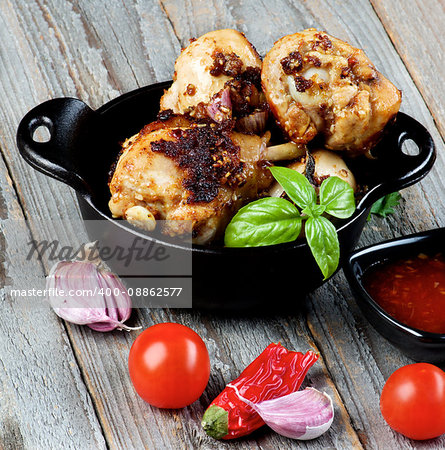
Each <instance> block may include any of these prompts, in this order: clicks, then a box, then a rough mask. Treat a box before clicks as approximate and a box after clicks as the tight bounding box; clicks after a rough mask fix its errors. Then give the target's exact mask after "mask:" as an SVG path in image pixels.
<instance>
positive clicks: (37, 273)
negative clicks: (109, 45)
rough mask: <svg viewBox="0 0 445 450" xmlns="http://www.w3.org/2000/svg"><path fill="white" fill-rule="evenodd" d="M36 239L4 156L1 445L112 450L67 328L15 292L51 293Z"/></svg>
mask: <svg viewBox="0 0 445 450" xmlns="http://www.w3.org/2000/svg"><path fill="white" fill-rule="evenodd" d="M30 239H31V237H30V233H29V230H28V228H27V224H26V222H25V220H24V217H23V215H22V210H21V207H20V205H19V203H18V201H17V199H16V194H15V192H14V188H13V186H12V181H11V179H10V178H9V176H8V173H7V169H6V167H5V165H4V162H3V159H1V158H0V303H1V311H2V314H1V319H0V446H1V447H2V448H42V447H48V448H51V447H54V445H55V444H56V443H57V444H58V445H59V446H61V447H63V448H72V449H75V448H91V449H95V448H105V440H104V438H103V436H102V430H101V426H100V424H99V421H98V419H97V417H96V413H95V410H94V407H93V404H92V402H91V398H90V396H89V395H88V391H87V389H86V387H85V384H84V381H83V379H82V376H81V373H80V370H79V368H78V366H77V362H76V358H75V356H74V354H73V351H72V349H71V347H70V344H69V341H68V337H67V334H66V331H65V328H64V325H63V323H62V322H61V321H60V320H58V319H57V317H56V316H55V315H54V314H53V313H52V311H50V310H49V308H44V307H42V306H40V307H39V306H37V305H35V303H37V302H38V299H34V298H32V297H28V296H23V295H20V296H17V295H12V294H11V291H10V290H11V289H18V290H23V289H25V290H30V289H33V288H35V289H38V288H40V289H41V288H43V287H44V274H43V270H42V266H41V264H40V263H39V261H37V260H36V259H34V260H29V261H28V260H27V259H26V253H27V252H28V250H27V248H26V245H25V244H26V242H28V241H29V240H30Z"/></svg>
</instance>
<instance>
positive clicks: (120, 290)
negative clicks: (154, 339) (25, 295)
mask: <svg viewBox="0 0 445 450" xmlns="http://www.w3.org/2000/svg"><path fill="white" fill-rule="evenodd" d="M46 289H47V293H48V300H49V302H50V304H51V306H52V307H53V309H54V312H55V313H56V314H57V315H58V316H59V317H61V318H62V319H65V320H67V321H68V322H71V323H75V324H77V325H88V326H89V327H90V328H93V329H94V330H97V331H111V330H114V329H116V328H117V329H119V330H128V331H129V330H132V329H138V328H130V327H127V326H126V325H125V324H124V323H123V322H124V321H125V320H127V319H128V318H129V317H130V314H131V306H132V305H131V298H130V296H129V295H128V292H127V290H126V288H125V286H124V285H123V284H122V282H121V280H120V279H119V278H118V277H117V276H116V275H114V274H112V273H111V272H108V271H105V270H100V269H99V268H98V267H97V266H96V264H93V263H89V262H83V261H61V262H58V263H56V264H55V265H54V266H53V267H52V269H51V271H50V273H49V275H48V277H47V280H46Z"/></svg>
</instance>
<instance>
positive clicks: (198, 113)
mask: <svg viewBox="0 0 445 450" xmlns="http://www.w3.org/2000/svg"><path fill="white" fill-rule="evenodd" d="M260 72H261V58H260V56H259V55H258V53H257V52H256V50H255V48H254V47H253V46H252V44H251V43H250V42H249V41H248V40H247V39H246V37H245V36H244V34H242V33H240V32H239V31H236V30H231V29H226V30H216V31H212V32H210V33H207V34H204V35H203V36H201V37H199V38H198V39H195V40H192V42H191V43H190V45H189V46H188V47H187V48H185V49H183V50H182V52H181V54H180V55H179V57H178V58H177V60H176V63H175V73H174V76H173V80H174V82H173V84H172V86H171V87H170V88H169V89H168V90H167V91H166V92H165V94H164V95H163V96H162V98H161V110H168V109H171V110H172V111H173V112H174V113H178V114H184V113H187V114H190V115H191V116H193V117H197V118H202V117H205V116H209V117H211V118H212V119H214V120H216V121H217V122H221V121H222V120H226V119H231V118H232V117H237V118H238V117H243V116H245V115H248V114H250V113H252V112H253V110H254V109H255V108H257V107H259V106H261V102H262V101H264V100H265V99H264V96H263V95H262V94H261V93H260V91H261V79H260Z"/></svg>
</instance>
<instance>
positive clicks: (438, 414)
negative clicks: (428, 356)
mask: <svg viewBox="0 0 445 450" xmlns="http://www.w3.org/2000/svg"><path fill="white" fill-rule="evenodd" d="M380 410H381V411H382V415H383V417H384V419H385V420H386V422H387V423H388V425H389V426H390V427H391V428H392V429H394V430H396V431H398V432H399V433H401V434H403V435H405V436H407V437H409V438H411V439H416V440H423V439H432V438H435V437H437V436H440V435H441V434H444V433H445V372H444V371H442V370H440V369H439V368H438V367H436V366H433V365H432V364H427V363H416V364H409V365H407V366H404V367H401V368H400V369H397V370H396V371H395V372H394V373H393V374H392V375H391V376H390V377H389V378H388V381H387V382H386V384H385V386H384V387H383V390H382V395H381V396H380Z"/></svg>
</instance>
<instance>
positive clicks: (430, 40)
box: [371, 0, 445, 136]
mask: <svg viewBox="0 0 445 450" xmlns="http://www.w3.org/2000/svg"><path fill="white" fill-rule="evenodd" d="M371 3H372V5H373V7H374V10H375V11H376V13H377V14H378V16H379V18H380V20H381V21H382V23H383V24H384V26H385V29H386V32H387V33H388V35H389V36H390V38H391V41H392V42H393V44H394V46H395V47H396V49H397V51H398V53H399V54H400V55H401V56H402V58H403V60H404V62H405V64H406V67H407V69H408V71H409V73H410V75H411V76H412V78H413V79H414V82H415V83H416V85H417V87H418V88H419V90H420V92H421V93H422V95H423V97H424V99H425V101H426V104H427V105H428V107H429V110H430V111H431V114H432V115H433V117H434V118H435V120H436V124H437V126H438V128H439V130H440V132H441V134H442V136H444V135H445V92H444V90H443V83H442V77H441V76H440V74H441V73H442V71H443V66H444V55H443V38H442V33H441V30H442V29H443V24H444V21H445V6H444V3H443V2H442V1H440V0H430V1H428V2H422V1H419V0H416V1H411V2H410V3H409V6H408V5H407V3H406V2H403V1H400V0H396V1H387V0H371Z"/></svg>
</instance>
